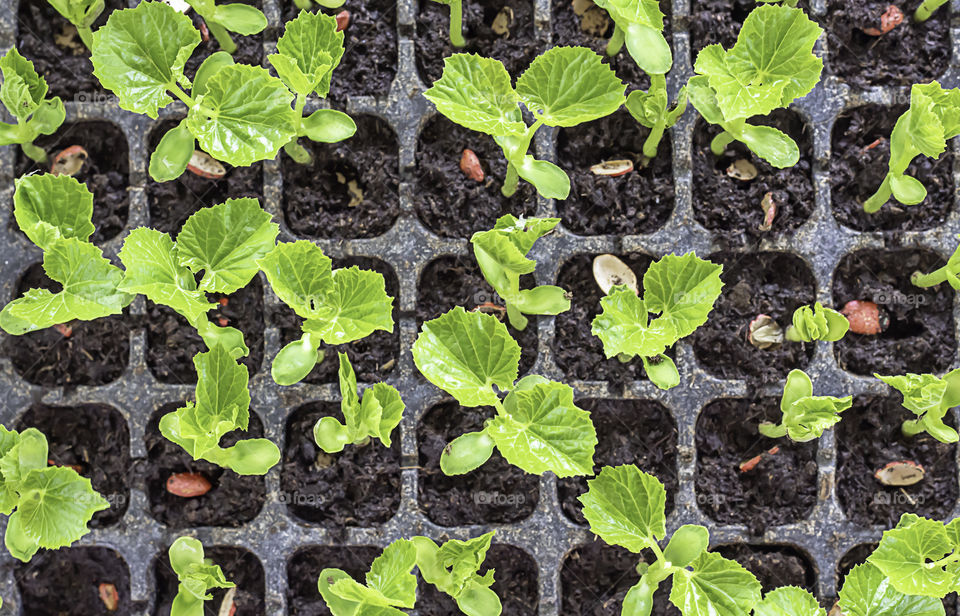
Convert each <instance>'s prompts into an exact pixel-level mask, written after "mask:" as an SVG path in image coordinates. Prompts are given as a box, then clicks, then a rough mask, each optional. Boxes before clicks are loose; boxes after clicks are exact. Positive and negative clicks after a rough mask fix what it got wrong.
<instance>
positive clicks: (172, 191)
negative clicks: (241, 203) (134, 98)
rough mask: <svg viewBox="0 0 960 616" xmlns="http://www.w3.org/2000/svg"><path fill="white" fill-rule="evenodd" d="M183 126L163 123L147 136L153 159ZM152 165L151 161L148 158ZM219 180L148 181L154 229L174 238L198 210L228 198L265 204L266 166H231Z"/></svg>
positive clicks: (187, 177) (189, 175)
mask: <svg viewBox="0 0 960 616" xmlns="http://www.w3.org/2000/svg"><path fill="white" fill-rule="evenodd" d="M179 123H180V121H179V120H163V121H161V122H159V123H158V124H157V125H156V126H155V127H154V128H153V130H151V131H150V132H149V134H148V137H147V145H148V146H149V148H150V149H149V152H148V153H147V156H148V157H149V156H150V155H151V154H152V153H153V152H154V151H155V150H156V149H157V145H158V144H159V143H160V140H161V139H162V138H163V136H164V135H165V134H166V133H167V131H169V130H170V129H172V128H175V127H176V126H177V125H178V124H179ZM148 162H149V158H148ZM224 167H226V168H227V173H226V175H224V176H223V177H222V178H220V179H219V180H214V179H210V178H203V177H200V176H199V175H197V174H195V173H193V172H191V171H186V172H184V174H183V175H181V176H180V177H179V178H177V179H175V180H172V181H170V182H163V183H159V182H154V181H153V180H152V179H150V177H149V176H147V178H146V193H147V204H148V205H149V207H150V224H149V226H150V228H152V229H157V230H158V231H163V232H164V233H169V234H170V235H171V236H172V237H173V238H174V239H176V236H177V234H178V233H180V228H181V227H183V223H185V222H187V219H188V218H190V216H192V215H193V214H194V213H195V212H196V211H197V210H199V209H201V208H205V207H210V206H213V205H219V204H221V203H223V202H224V201H226V200H227V199H239V198H242V197H250V198H252V199H258V200H260V204H261V205H262V204H263V165H262V164H261V163H254V164H252V165H250V166H249V167H230V166H229V165H224Z"/></svg>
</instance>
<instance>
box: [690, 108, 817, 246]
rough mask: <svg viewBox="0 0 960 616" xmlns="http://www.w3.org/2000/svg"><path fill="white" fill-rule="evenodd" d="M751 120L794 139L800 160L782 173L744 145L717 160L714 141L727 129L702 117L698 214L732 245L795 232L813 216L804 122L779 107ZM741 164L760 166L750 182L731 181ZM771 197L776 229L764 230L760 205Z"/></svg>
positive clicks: (697, 148) (696, 162)
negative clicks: (712, 147)
mask: <svg viewBox="0 0 960 616" xmlns="http://www.w3.org/2000/svg"><path fill="white" fill-rule="evenodd" d="M750 122H751V123H752V124H756V125H763V126H773V127H775V128H777V129H778V130H780V131H782V132H784V133H786V134H787V135H789V136H790V137H791V138H793V140H794V141H796V142H797V145H798V146H799V148H800V161H799V162H798V163H797V164H796V165H794V166H793V167H789V168H787V169H777V168H776V167H774V166H772V165H771V164H770V163H768V162H767V161H765V160H763V159H762V158H760V157H759V156H756V155H754V154H753V153H752V152H751V151H750V149H749V148H747V146H745V145H743V144H742V143H740V142H739V141H734V142H732V143H731V144H730V145H728V146H727V147H726V149H725V150H724V153H723V156H716V155H715V154H714V153H713V152H712V151H711V150H710V141H711V140H712V139H713V138H714V137H715V136H716V135H718V134H720V132H721V130H723V129H721V128H720V127H719V126H711V125H708V124H707V123H706V122H704V121H703V120H702V119H701V120H698V121H697V124H696V127H695V128H694V130H693V210H694V213H695V215H696V217H697V220H698V221H699V222H700V224H702V225H703V226H704V227H706V228H707V229H710V230H711V231H717V232H719V233H721V234H722V235H723V240H724V241H726V242H729V243H731V244H745V243H747V242H751V241H752V242H758V241H759V240H760V239H762V238H765V237H770V236H774V235H778V234H781V233H785V232H790V231H793V230H794V229H796V228H797V227H799V226H800V225H802V224H803V223H804V222H806V220H807V219H808V218H809V217H810V214H811V212H813V204H814V199H813V183H812V180H811V166H812V161H813V146H812V144H811V141H810V134H809V131H808V130H807V127H806V125H805V124H804V123H803V120H801V119H800V116H798V115H797V114H796V113H794V112H792V111H789V110H787V109H777V110H775V111H774V112H773V113H771V114H770V115H769V116H767V117H763V118H759V117H758V118H753V119H751V120H750ZM739 160H744V161H747V162H749V163H750V164H752V165H753V166H754V167H756V169H757V177H755V178H754V179H752V180H747V181H744V180H738V179H734V178H732V177H730V175H729V174H728V173H727V169H728V168H729V167H730V166H731V165H733V164H734V163H736V162H737V161H739ZM741 164H742V163H741ZM767 194H770V197H771V199H772V200H773V202H774V204H775V205H776V208H777V209H776V215H775V217H774V219H773V226H772V228H771V229H770V230H769V231H762V230H760V226H761V225H762V224H763V220H764V211H763V208H762V207H761V203H762V201H763V199H764V197H765V196H766V195H767Z"/></svg>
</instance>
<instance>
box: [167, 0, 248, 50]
mask: <svg viewBox="0 0 960 616" xmlns="http://www.w3.org/2000/svg"><path fill="white" fill-rule="evenodd" d="M186 2H187V4H189V5H190V6H191V7H193V10H194V11H196V12H197V15H199V16H200V17H201V19H203V23H205V24H207V29H208V30H210V34H212V35H213V38H215V39H217V43H218V44H219V45H220V49H221V50H223V51H225V52H226V53H229V54H233V53H235V52H236V51H237V44H236V43H235V42H233V38H231V36H230V33H231V32H233V33H235V34H239V35H240V36H251V35H254V34H260V33H261V32H263V29H264V28H266V27H267V17H266V15H264V14H263V12H262V11H261V10H260V9H258V8H256V7H253V6H250V5H248V4H243V3H241V2H234V3H231V4H221V5H220V6H217V3H216V0H186Z"/></svg>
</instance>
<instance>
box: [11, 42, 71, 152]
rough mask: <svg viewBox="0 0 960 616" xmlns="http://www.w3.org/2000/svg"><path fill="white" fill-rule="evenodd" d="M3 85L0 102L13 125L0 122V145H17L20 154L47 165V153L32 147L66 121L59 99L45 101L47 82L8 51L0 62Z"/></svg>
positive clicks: (17, 53)
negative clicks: (14, 122) (21, 150)
mask: <svg viewBox="0 0 960 616" xmlns="http://www.w3.org/2000/svg"><path fill="white" fill-rule="evenodd" d="M0 71H2V73H3V83H2V84H0V102H2V103H3V106H4V107H6V108H7V111H8V112H9V113H10V115H11V116H13V117H14V118H16V120H17V122H16V124H7V123H5V122H0V145H12V144H19V145H20V146H21V148H22V149H23V153H24V154H26V155H27V156H29V157H30V158H32V159H33V160H35V161H36V162H38V163H40V164H44V163H46V162H47V153H46V152H45V151H44V150H43V149H42V148H40V147H37V146H35V145H34V144H33V140H34V139H36V138H37V137H39V136H40V135H52V134H53V133H54V132H56V130H57V129H58V128H60V125H61V124H63V120H64V118H65V117H66V110H65V109H64V106H63V101H62V100H60V97H56V96H55V97H53V98H50V99H48V98H46V96H47V82H46V80H45V79H44V78H43V77H41V76H40V75H39V74H37V71H36V70H35V69H34V68H33V62H30V61H29V60H27V59H26V58H24V57H23V56H21V55H20V52H19V51H17V49H16V47H11V48H10V49H9V50H8V51H7V53H6V55H4V56H3V57H2V58H0Z"/></svg>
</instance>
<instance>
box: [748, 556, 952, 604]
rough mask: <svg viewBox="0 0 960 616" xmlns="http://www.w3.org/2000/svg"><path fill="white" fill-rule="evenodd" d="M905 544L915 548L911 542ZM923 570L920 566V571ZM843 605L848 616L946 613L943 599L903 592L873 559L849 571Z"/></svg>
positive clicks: (845, 583)
mask: <svg viewBox="0 0 960 616" xmlns="http://www.w3.org/2000/svg"><path fill="white" fill-rule="evenodd" d="M905 547H907V549H908V550H912V549H913V548H912V547H911V546H910V544H906V545H905ZM922 570H923V569H922V568H917V570H916V571H917V572H918V573H919V572H921V571H922ZM839 605H840V610H841V612H842V613H843V614H846V615H847V616H872V615H874V614H876V615H880V614H883V616H944V613H945V612H944V608H943V602H942V601H941V600H940V599H937V598H934V597H924V596H918V595H912V594H905V593H903V592H901V591H900V590H899V589H898V588H897V587H896V584H891V580H888V578H887V576H886V575H884V572H883V571H881V570H880V569H879V568H878V567H877V566H876V565H874V564H872V563H871V562H869V560H868V562H865V563H863V564H862V565H857V566H856V567H854V568H853V569H852V570H851V571H850V573H848V574H847V577H846V579H845V580H844V582H843V588H841V589H840V602H839ZM787 613H790V612H787ZM764 616H766V615H764ZM770 616H774V614H770ZM804 616H805V615H804Z"/></svg>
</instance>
